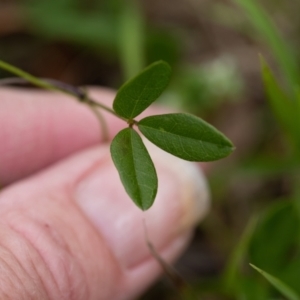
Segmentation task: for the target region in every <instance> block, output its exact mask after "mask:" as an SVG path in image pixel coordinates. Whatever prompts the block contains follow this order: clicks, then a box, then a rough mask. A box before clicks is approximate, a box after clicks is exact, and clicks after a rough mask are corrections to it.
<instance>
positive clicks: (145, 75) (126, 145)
mask: <svg viewBox="0 0 300 300" xmlns="http://www.w3.org/2000/svg"><path fill="white" fill-rule="evenodd" d="M0 67H1V68H3V69H5V70H7V71H9V72H11V73H13V74H15V75H17V76H19V77H22V78H23V79H24V80H25V81H27V82H30V83H31V84H33V85H36V86H38V87H40V88H46V89H50V90H55V91H58V92H63V93H66V94H68V95H70V96H73V97H76V98H77V99H78V100H79V101H80V102H82V103H84V104H87V105H88V106H89V107H90V108H91V109H92V110H93V112H95V109H96V108H100V109H104V110H106V111H108V112H110V113H112V114H113V115H115V116H116V117H118V118H120V119H122V120H123V121H125V122H126V123H127V125H128V127H127V128H125V129H123V130H121V131H120V132H119V133H118V134H117V135H116V136H115V138H114V139H113V141H112V143H111V147H110V151H111V157H112V160H113V162H114V164H115V166H116V168H117V170H118V173H119V176H120V179H121V182H122V184H123V186H124V188H125V190H126V192H127V194H128V195H129V197H130V198H131V199H132V200H133V201H134V203H135V204H136V205H137V206H138V207H139V208H140V209H142V210H147V209H149V208H150V207H151V206H152V204H153V203H154V200H155V197H156V193H157V189H158V180H157V175H156V170H155V167H154V164H153V162H152V160H151V157H150V155H149V153H148V151H147V149H146V147H145V145H144V143H143V140H142V139H141V137H140V135H139V133H138V132H137V131H136V130H135V129H134V128H133V127H134V126H137V127H138V129H139V130H140V132H141V133H142V134H143V135H144V136H145V137H146V138H147V139H148V140H150V141H151V142H152V143H154V144H155V145H156V146H158V147H159V148H161V149H163V150H164V151H166V152H169V153H170V154H173V155H175V156H177V157H179V158H182V159H185V160H188V161H214V160H218V159H221V158H224V157H226V156H228V155H229V154H230V153H231V152H232V151H233V150H234V146H233V144H232V143H231V142H230V140H229V139H227V138H226V137H225V136H224V135H223V134H222V133H221V132H219V131H218V130H217V129H216V128H214V127H213V126H211V125H210V124H208V123H206V122H205V121H203V120H202V119H200V118H198V117H196V116H193V115H190V114H185V113H177V114H165V115H156V116H149V117H146V118H144V119H142V120H140V121H137V120H135V119H134V118H135V117H137V116H138V115H139V114H141V113H142V112H143V111H144V110H145V109H146V108H148V107H149V106H150V105H151V104H152V103H153V102H154V101H155V100H156V99H157V98H158V97H159V96H160V95H161V94H162V92H163V91H164V90H165V88H166V87H167V85H168V83H169V81H170V77H171V68H170V66H169V65H168V64H167V63H166V62H163V61H158V62H155V63H153V64H151V65H150V66H148V67H147V68H146V69H145V70H143V71H142V72H141V73H140V74H138V75H137V76H135V77H134V78H133V79H130V80H129V81H128V82H126V83H125V84H124V85H122V86H121V88H120V89H119V91H118V92H117V95H116V97H115V99H114V102H113V110H112V109H111V108H109V107H107V106H105V105H103V104H101V103H99V102H97V101H95V100H93V99H91V98H89V97H88V95H85V94H84V93H83V91H82V89H80V88H76V87H72V86H67V85H66V84H64V83H60V82H57V81H53V80H51V81H50V80H41V79H38V78H36V77H34V76H32V75H30V74H28V73H26V72H24V71H22V70H20V69H18V68H16V67H14V66H11V65H9V64H7V63H5V62H1V61H0ZM96 115H97V116H98V118H99V121H100V123H101V124H103V120H102V119H101V116H100V115H99V114H96Z"/></svg>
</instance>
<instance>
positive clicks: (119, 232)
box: [75, 144, 209, 269]
mask: <svg viewBox="0 0 300 300" xmlns="http://www.w3.org/2000/svg"><path fill="white" fill-rule="evenodd" d="M147 148H148V149H149V153H150V155H151V157H152V159H153V161H154V164H155V166H156V169H157V174H158V180H159V187H158V193H157V197H156V200H155V203H154V204H153V206H152V207H151V208H150V209H149V210H148V211H146V212H142V211H141V210H140V209H139V208H137V207H136V206H135V204H134V203H133V202H132V201H131V199H130V198H129V197H128V196H127V194H126V192H125V190H124V188H123V186H122V184H121V182H120V179H119V175H118V173H117V171H116V169H115V167H114V165H113V163H112V161H111V158H110V155H109V151H108V153H107V159H105V160H104V163H103V164H101V166H99V167H97V168H96V169H95V170H93V171H92V172H90V173H89V174H86V176H84V177H83V178H82V179H81V180H80V182H78V184H77V187H76V189H75V199H76V201H77V203H78V205H79V206H80V208H81V209H82V211H83V212H84V213H85V214H86V216H87V217H88V218H89V220H90V221H91V223H92V224H93V225H94V226H95V228H96V229H97V230H98V232H99V233H100V235H102V237H103V238H104V239H106V241H107V244H108V246H109V247H110V248H111V251H112V252H113V253H114V255H115V257H116V258H117V260H118V261H119V262H120V264H121V265H122V266H123V267H124V268H127V269H130V268H133V267H134V266H136V265H138V264H140V263H142V262H143V261H145V260H147V259H149V258H151V254H150V252H149V249H148V247H147V244H146V236H145V231H144V226H143V222H144V220H145V223H146V226H147V232H148V237H149V239H150V240H151V242H152V244H153V245H154V246H155V248H156V250H157V251H158V252H159V250H160V249H165V248H166V247H168V245H171V244H172V242H173V241H174V240H175V239H177V238H178V237H180V235H183V234H185V233H186V231H187V230H190V229H192V228H193V226H194V225H195V224H196V223H197V222H199V220H201V219H202V218H203V217H204V216H205V215H206V213H207V211H208V208H209V195H208V189H207V185H206V181H205V178H204V176H203V174H202V173H201V171H200V170H199V169H198V167H197V166H196V165H195V164H193V163H189V162H185V161H183V160H180V159H178V158H175V157H173V156H171V155H169V154H167V153H165V152H163V151H161V150H160V149H158V148H156V147H154V146H149V145H148V144H147Z"/></svg>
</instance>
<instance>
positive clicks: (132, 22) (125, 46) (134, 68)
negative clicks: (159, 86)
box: [119, 0, 145, 80]
mask: <svg viewBox="0 0 300 300" xmlns="http://www.w3.org/2000/svg"><path fill="white" fill-rule="evenodd" d="M144 28H145V26H144V20H143V16H142V12H141V10H140V7H139V3H138V2H137V1H135V0H130V1H126V4H125V5H124V7H123V9H122V11H121V15H120V19H119V51H120V59H121V64H122V67H123V73H124V77H125V80H128V79H129V78H132V77H133V76H135V75H136V74H138V73H139V72H140V71H141V70H142V69H143V68H144V66H145V58H144V55H145V45H144V36H145V32H144Z"/></svg>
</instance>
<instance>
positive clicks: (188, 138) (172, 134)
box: [139, 124, 233, 149]
mask: <svg viewBox="0 0 300 300" xmlns="http://www.w3.org/2000/svg"><path fill="white" fill-rule="evenodd" d="M139 127H145V128H147V129H150V130H153V131H158V132H159V133H166V134H169V135H171V136H175V137H180V138H182V139H187V140H192V141H196V142H202V143H206V144H209V145H220V146H224V147H228V148H231V149H232V148H233V147H232V146H230V145H225V144H218V143H212V142H209V141H206V140H200V139H195V138H191V137H186V136H183V135H179V134H175V133H171V132H169V131H165V130H164V131H162V130H159V129H156V128H154V127H151V126H145V125H142V124H140V125H139Z"/></svg>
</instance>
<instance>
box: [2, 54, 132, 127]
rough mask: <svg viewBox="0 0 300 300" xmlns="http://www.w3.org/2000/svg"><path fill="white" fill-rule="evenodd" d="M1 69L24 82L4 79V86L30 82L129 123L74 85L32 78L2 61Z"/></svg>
mask: <svg viewBox="0 0 300 300" xmlns="http://www.w3.org/2000/svg"><path fill="white" fill-rule="evenodd" d="M0 68H2V69H4V70H6V71H8V72H10V73H12V74H15V75H17V76H19V77H21V78H22V79H23V80H24V81H22V79H21V78H20V79H19V78H17V79H16V80H15V81H14V78H8V79H4V80H2V84H3V83H4V84H7V83H8V84H11V83H26V82H29V83H31V84H33V85H35V86H37V87H40V88H43V89H47V90H51V91H58V92H62V93H64V94H67V95H69V96H73V97H75V98H77V99H78V100H79V101H80V102H82V103H85V104H87V105H89V107H91V106H93V107H95V106H96V107H99V108H101V109H104V110H105V111H107V112H109V113H111V114H113V115H114V116H115V117H117V118H119V119H121V120H123V121H125V122H127V121H128V120H127V119H125V118H123V117H121V116H119V115H117V114H116V113H115V112H114V111H113V110H112V109H111V108H109V107H107V106H105V105H104V104H102V103H100V102H97V101H95V100H93V99H92V98H89V97H88V96H87V95H86V93H85V92H84V91H83V90H82V89H81V88H76V87H74V86H72V85H68V84H65V83H63V82H60V81H58V80H53V79H39V78H37V77H34V76H32V75H31V74H29V73H27V72H25V71H23V70H21V69H19V68H16V67H15V66H12V65H10V64H8V63H6V62H4V61H2V60H0ZM0 84H1V81H0Z"/></svg>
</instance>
